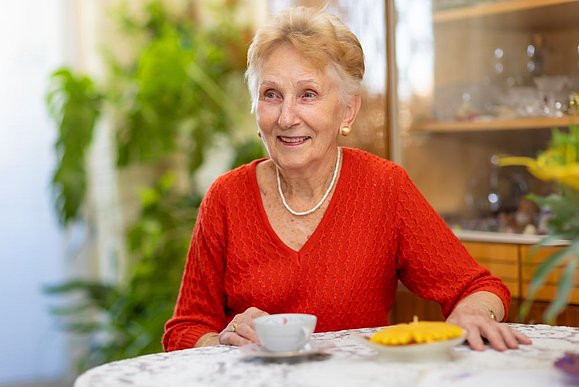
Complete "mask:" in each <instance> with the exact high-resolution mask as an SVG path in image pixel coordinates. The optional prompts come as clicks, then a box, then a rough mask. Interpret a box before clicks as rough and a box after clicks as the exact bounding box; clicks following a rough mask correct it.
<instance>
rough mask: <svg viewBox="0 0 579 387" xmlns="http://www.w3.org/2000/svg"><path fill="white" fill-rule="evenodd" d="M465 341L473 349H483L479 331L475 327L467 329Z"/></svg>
mask: <svg viewBox="0 0 579 387" xmlns="http://www.w3.org/2000/svg"><path fill="white" fill-rule="evenodd" d="M466 341H467V342H468V345H470V347H471V348H472V349H473V350H475V351H484V350H485V345H484V343H483V340H482V337H481V335H480V331H479V330H478V328H476V327H472V328H469V329H467V335H466Z"/></svg>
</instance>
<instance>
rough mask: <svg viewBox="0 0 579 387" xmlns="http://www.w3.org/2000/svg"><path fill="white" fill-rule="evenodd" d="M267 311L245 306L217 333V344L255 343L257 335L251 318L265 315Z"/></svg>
mask: <svg viewBox="0 0 579 387" xmlns="http://www.w3.org/2000/svg"><path fill="white" fill-rule="evenodd" d="M268 314H269V313H267V312H264V311H263V310H261V309H258V308H256V307H253V306H252V307H251V308H247V310H246V311H245V312H243V313H240V314H238V315H236V316H235V317H233V319H232V320H231V322H230V323H229V324H228V325H227V326H226V327H225V329H224V330H222V331H221V333H219V335H218V339H219V344H225V345H237V346H241V345H245V344H249V343H257V342H258V339H257V335H256V334H255V327H254V326H253V320H255V319H256V318H258V317H261V316H267V315H268Z"/></svg>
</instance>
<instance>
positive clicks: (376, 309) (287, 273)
mask: <svg viewBox="0 0 579 387" xmlns="http://www.w3.org/2000/svg"><path fill="white" fill-rule="evenodd" d="M260 161H262V160H256V161H254V162H252V163H250V164H247V165H245V166H242V167H239V168H237V169H235V170H233V171H231V172H228V173H226V174H225V175H223V176H221V177H219V178H218V179H217V180H216V181H215V182H214V183H213V185H212V186H211V188H210V189H209V191H208V192H207V194H206V195H205V198H204V200H203V202H202V204H201V207H200V209H199V214H198V218H197V223H196V226H195V228H194V230H193V236H192V240H191V245H190V248H189V252H188V256H187V263H186V266H185V271H184V275H183V280H182V283H181V289H180V292H179V297H178V300H177V305H176V308H175V312H174V315H173V317H172V318H171V319H170V320H169V321H168V322H167V324H166V326H165V335H164V337H163V345H164V347H165V350H167V351H171V350H178V349H184V348H189V347H193V346H194V345H195V343H196V342H197V340H198V339H199V337H201V336H202V335H204V334H206V333H208V332H220V331H221V330H223V329H224V328H225V326H226V325H227V324H228V323H229V321H231V319H232V318H233V317H234V316H235V315H236V314H239V313H242V312H244V311H245V310H246V309H247V308H249V307H251V306H255V307H257V308H259V309H262V310H264V311H266V312H268V313H287V312H301V313H311V314H314V315H316V316H318V324H317V327H316V330H317V331H319V332H323V331H332V330H341V329H351V328H362V327H378V326H384V325H387V324H388V321H387V314H388V311H389V310H390V308H391V306H392V303H393V301H394V297H395V295H396V287H397V281H398V279H400V280H401V281H402V282H403V283H404V284H405V285H406V286H407V287H408V288H409V289H410V290H411V291H413V292H414V293H416V294H418V295H419V296H421V297H423V298H426V299H429V300H434V301H437V302H438V303H440V305H441V307H442V312H443V314H444V315H445V316H448V314H450V312H451V311H452V309H453V307H454V306H455V305H456V303H457V302H458V301H460V300H461V299H462V298H464V297H466V296H468V295H469V294H471V293H473V292H476V291H481V290H486V291H490V292H493V293H495V294H496V295H498V296H499V297H500V298H501V300H502V301H503V304H504V306H505V310H507V307H508V304H509V302H510V293H509V291H508V289H507V287H506V286H505V285H504V284H503V282H502V281H501V280H500V279H498V278H496V277H494V276H492V275H491V274H490V273H489V272H488V270H486V269H485V268H483V267H481V266H480V265H478V264H477V263H476V261H474V259H473V258H472V257H471V256H470V255H469V254H468V252H467V251H466V250H465V248H464V247H463V245H462V244H461V242H460V241H459V240H458V239H457V237H456V236H455V235H454V234H453V232H452V231H451V230H450V229H449V228H448V226H447V225H446V223H445V222H444V220H443V219H442V218H441V217H440V216H439V215H438V214H437V213H436V211H434V209H433V208H432V207H431V206H430V205H429V204H428V203H427V202H426V200H425V198H424V197H423V196H422V195H421V194H420V192H419V191H418V189H417V188H416V187H415V186H414V184H413V183H412V181H411V180H410V178H409V177H408V175H407V174H406V172H405V171H404V170H403V169H402V168H401V167H400V166H398V165H396V164H394V163H392V162H390V161H387V160H384V159H381V158H379V157H377V156H374V155H372V154H370V153H367V152H364V151H361V150H355V149H350V148H344V156H343V164H342V170H341V173H340V177H339V180H338V183H337V185H336V188H335V191H334V195H333V197H332V199H331V202H330V203H329V205H328V208H327V210H326V213H325V214H324V216H323V218H322V220H321V221H320V224H319V225H318V227H317V228H316V230H315V231H314V233H313V234H312V235H311V237H310V239H308V241H307V242H306V243H305V245H304V246H303V247H302V248H301V249H300V251H294V250H292V249H291V248H289V247H288V246H287V245H285V244H284V243H283V242H282V241H281V239H280V238H279V237H278V236H277V234H275V232H274V230H273V228H272V227H271V225H270V223H269V221H268V219H267V216H266V213H265V209H264V208H263V205H262V201H261V197H260V191H259V187H258V184H257V178H256V165H257V163H259V162H260Z"/></svg>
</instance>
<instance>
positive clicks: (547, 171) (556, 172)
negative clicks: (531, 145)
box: [499, 152, 579, 190]
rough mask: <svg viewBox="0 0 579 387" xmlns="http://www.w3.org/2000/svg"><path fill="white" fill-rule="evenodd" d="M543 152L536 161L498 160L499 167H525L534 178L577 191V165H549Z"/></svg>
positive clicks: (517, 158)
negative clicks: (563, 185)
mask: <svg viewBox="0 0 579 387" xmlns="http://www.w3.org/2000/svg"><path fill="white" fill-rule="evenodd" d="M548 153H549V152H545V153H544V154H542V155H541V156H539V157H538V158H537V159H533V158H530V157H516V156H513V157H503V158H501V159H500V160H499V165H501V166H511V165H519V166H524V167H527V169H528V171H529V172H530V173H531V174H532V175H533V176H535V177H537V178H539V179H541V180H545V181H551V180H554V181H556V182H558V183H561V184H565V185H567V186H569V187H571V188H573V189H576V190H579V163H577V162H576V163H573V164H566V165H556V164H552V163H549V162H548V160H546V156H547V154H548Z"/></svg>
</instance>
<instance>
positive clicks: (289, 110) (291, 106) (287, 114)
mask: <svg viewBox="0 0 579 387" xmlns="http://www.w3.org/2000/svg"><path fill="white" fill-rule="evenodd" d="M297 122H298V115H297V111H296V103H295V101H293V100H292V99H290V98H287V99H285V100H284V101H283V102H282V104H281V111H280V114H279V119H278V124H279V127H280V128H281V129H289V128H291V127H292V126H294V125H295V124H297Z"/></svg>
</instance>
